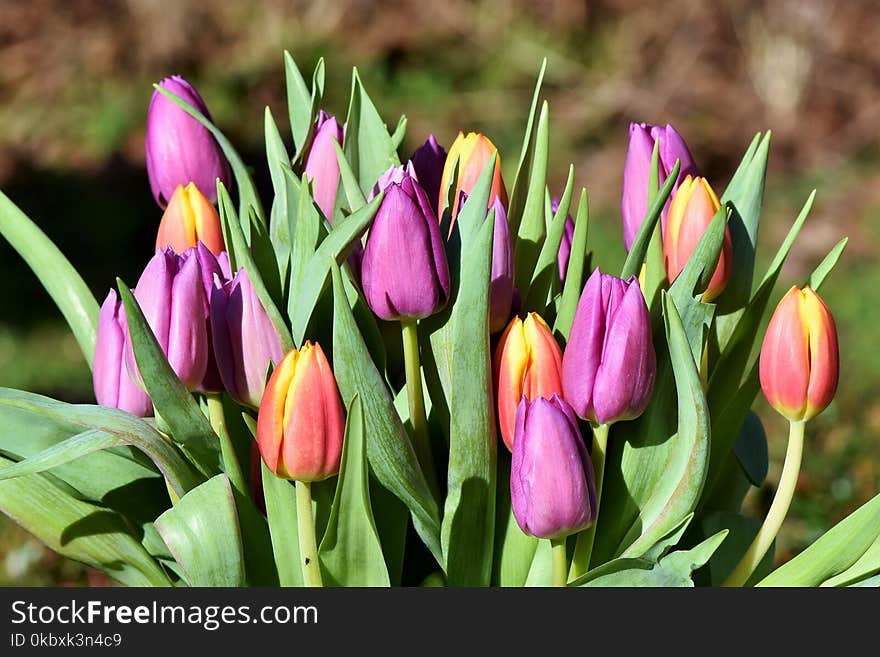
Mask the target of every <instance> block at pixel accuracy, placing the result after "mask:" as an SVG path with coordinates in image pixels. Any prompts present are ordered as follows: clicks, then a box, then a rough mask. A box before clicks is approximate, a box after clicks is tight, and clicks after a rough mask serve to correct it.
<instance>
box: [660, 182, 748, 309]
mask: <svg viewBox="0 0 880 657" xmlns="http://www.w3.org/2000/svg"><path fill="white" fill-rule="evenodd" d="M720 207H721V204H720V203H719V201H718V197H717V196H716V195H715V192H714V191H712V188H711V187H710V186H709V183H708V182H707V181H706V179H705V178H700V177H697V178H691V177H690V176H687V177H686V178H685V179H684V180H683V181H682V182H681V186H680V187H679V188H678V191H677V192H676V193H675V197H674V198H673V199H672V205H670V206H669V216H668V218H667V224H666V229H665V230H664V232H663V259H664V262H665V263H666V277H667V278H668V279H669V282H670V283H672V282H673V281H674V280H675V278H676V276H678V275H679V274H680V273H681V270H682V269H684V266H685V265H686V264H687V261H688V259H689V258H690V257H691V254H692V253H693V252H694V249H696V248H697V244H699V242H700V238H701V237H703V233H704V232H705V231H706V228H708V226H709V223H710V222H711V221H712V217H714V216H715V213H716V212H717V211H718V208H720ZM732 267H733V242H732V240H731V237H730V228H729V227H725V229H724V242H723V243H722V245H721V254H720V255H719V256H718V264H717V265H716V266H715V273H713V274H712V278H711V279H710V280H709V285H708V287H707V288H706V290H705V291H704V292H703V297H702V300H703V301H704V302H709V301H712V300H713V299H715V298H717V297H718V295H719V294H721V293H722V292H723V291H724V288H725V287H727V281H729V280H730V274H731V271H732Z"/></svg>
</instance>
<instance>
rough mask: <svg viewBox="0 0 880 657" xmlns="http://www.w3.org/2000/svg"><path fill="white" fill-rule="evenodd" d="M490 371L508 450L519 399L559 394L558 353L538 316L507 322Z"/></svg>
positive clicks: (559, 364) (512, 439)
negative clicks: (493, 380) (492, 370)
mask: <svg viewBox="0 0 880 657" xmlns="http://www.w3.org/2000/svg"><path fill="white" fill-rule="evenodd" d="M493 369H494V375H495V390H496V394H495V398H496V404H497V406H498V424H499V426H500V427H501V437H502V439H503V440H504V444H505V445H507V449H510V450H512V449H513V446H514V430H515V428H516V409H517V406H518V405H519V402H520V400H521V399H522V398H523V397H525V398H526V399H528V400H532V399H536V398H538V397H548V398H549V397H550V396H552V395H554V394H556V393H561V392H562V350H561V349H560V348H559V345H558V344H557V343H556V340H555V339H554V338H553V335H552V334H551V333H550V329H549V327H548V326H547V324H546V323H545V322H544V320H543V319H541V316H540V315H538V314H537V313H529V314H528V316H527V317H526V320H525V321H522V320H521V319H520V318H519V317H514V318H513V319H512V320H510V324H508V325H507V329H505V331H504V333H503V334H502V335H501V339H500V340H499V341H498V346H497V347H496V348H495V363H494V368H493Z"/></svg>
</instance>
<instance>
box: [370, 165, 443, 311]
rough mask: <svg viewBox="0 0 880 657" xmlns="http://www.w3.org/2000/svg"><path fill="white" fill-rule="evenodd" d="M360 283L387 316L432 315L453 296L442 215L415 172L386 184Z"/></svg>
mask: <svg viewBox="0 0 880 657" xmlns="http://www.w3.org/2000/svg"><path fill="white" fill-rule="evenodd" d="M361 284H362V285H363V290H364V296H365V297H366V300H367V303H368V304H369V305H370V308H372V309H373V312H374V313H376V315H378V316H379V317H381V318H382V319H386V320H394V319H419V318H422V317H427V316H428V315H432V314H434V313H435V312H437V311H438V310H440V309H441V308H443V307H444V306H445V305H446V303H447V302H448V301H449V265H448V264H447V262H446V251H445V250H444V247H443V239H442V238H441V237H440V227H439V224H438V222H437V215H436V214H434V211H433V209H432V208H431V203H430V202H429V201H428V197H427V196H426V195H425V191H424V190H423V189H422V188H421V186H420V185H419V183H418V181H416V180H415V178H413V177H412V176H411V175H404V176H403V178H402V180H401V182H399V183H391V184H390V185H388V187H387V188H386V189H385V197H384V198H383V199H382V204H381V205H380V206H379V210H378V211H377V212H376V216H375V218H374V219H373V225H372V227H371V228H370V232H369V235H368V236H367V244H366V246H365V247H364V256H363V261H362V263H361Z"/></svg>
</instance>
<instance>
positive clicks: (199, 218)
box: [156, 183, 226, 255]
mask: <svg viewBox="0 0 880 657" xmlns="http://www.w3.org/2000/svg"><path fill="white" fill-rule="evenodd" d="M198 242H202V243H204V245H205V246H207V247H208V249H209V250H210V251H211V253H213V254H214V255H220V253H221V252H223V251H225V250H226V247H225V246H224V244H223V231H222V229H221V228H220V215H218V214H217V210H216V209H215V208H214V206H213V205H212V204H211V202H210V201H209V200H208V199H207V198H205V196H204V195H203V194H202V193H201V192H200V191H199V188H198V187H196V186H195V184H194V183H189V184H188V185H187V186H186V187H184V186H183V185H178V186H177V187H176V188H175V190H174V194H172V195H171V200H170V201H169V202H168V207H167V208H165V214H163V215H162V221H161V222H160V223H159V233H158V234H157V235H156V251H161V250H163V249H166V248H168V247H169V246H170V247H171V249H172V250H173V251H174V252H175V253H183V252H184V251H186V250H187V249H190V248H192V247H194V246H195V245H196V244H197V243H198Z"/></svg>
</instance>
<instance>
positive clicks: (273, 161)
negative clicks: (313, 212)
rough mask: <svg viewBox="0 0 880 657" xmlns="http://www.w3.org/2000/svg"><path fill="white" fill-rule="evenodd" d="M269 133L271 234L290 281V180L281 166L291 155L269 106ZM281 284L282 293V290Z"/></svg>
mask: <svg viewBox="0 0 880 657" xmlns="http://www.w3.org/2000/svg"><path fill="white" fill-rule="evenodd" d="M264 132H265V133H266V161H267V163H268V165H269V176H270V178H271V179H272V191H273V192H274V194H275V196H274V198H273V200H272V209H271V210H270V211H269V237H270V241H271V243H272V247H273V248H274V249H275V260H276V262H277V263H278V276H279V279H280V280H281V281H282V283H283V281H285V280H287V269H288V267H289V265H290V251H291V242H290V224H289V223H288V221H287V181H286V180H285V176H284V169H283V167H282V165H287V166H289V165H290V156H289V155H288V154H287V149H286V148H285V147H284V141H283V140H282V139H281V133H280V132H279V131H278V125H277V124H276V123H275V119H274V118H273V117H272V111H271V110H270V109H269V107H268V106H266V113H265V119H264ZM283 291H284V290H283V285H282V293H283Z"/></svg>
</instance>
